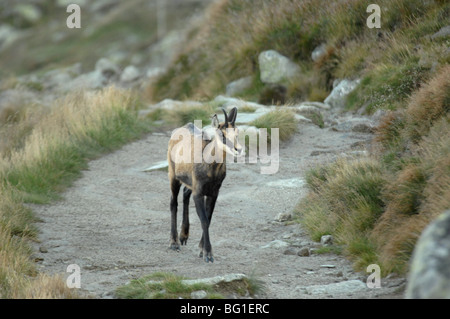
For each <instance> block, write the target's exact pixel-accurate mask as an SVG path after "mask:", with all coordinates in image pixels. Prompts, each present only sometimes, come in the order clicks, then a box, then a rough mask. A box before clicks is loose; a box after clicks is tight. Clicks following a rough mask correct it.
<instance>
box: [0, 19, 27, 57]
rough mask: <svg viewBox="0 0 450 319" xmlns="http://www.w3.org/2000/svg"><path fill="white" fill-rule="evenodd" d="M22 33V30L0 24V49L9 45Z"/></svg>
mask: <svg viewBox="0 0 450 319" xmlns="http://www.w3.org/2000/svg"><path fill="white" fill-rule="evenodd" d="M23 35H24V33H23V32H21V31H19V30H17V29H15V28H13V27H11V26H9V25H8V24H2V25H0V51H2V50H4V49H6V48H7V47H9V46H10V45H11V44H12V43H14V42H15V41H16V40H17V39H19V38H20V37H22V36H23Z"/></svg>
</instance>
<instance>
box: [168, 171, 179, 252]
mask: <svg viewBox="0 0 450 319" xmlns="http://www.w3.org/2000/svg"><path fill="white" fill-rule="evenodd" d="M180 187H181V183H180V182H179V181H178V180H176V179H172V181H171V183H170V190H171V191H172V197H171V199H170V213H171V224H170V226H171V229H170V248H171V249H173V250H180V242H179V241H178V232H177V208H178V193H179V192H180Z"/></svg>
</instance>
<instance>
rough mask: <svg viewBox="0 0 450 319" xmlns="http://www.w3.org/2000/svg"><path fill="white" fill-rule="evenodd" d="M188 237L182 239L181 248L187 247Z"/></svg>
mask: <svg viewBox="0 0 450 319" xmlns="http://www.w3.org/2000/svg"><path fill="white" fill-rule="evenodd" d="M187 240H188V237H180V243H181V246H183V245H187Z"/></svg>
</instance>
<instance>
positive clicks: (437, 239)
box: [406, 210, 450, 299]
mask: <svg viewBox="0 0 450 319" xmlns="http://www.w3.org/2000/svg"><path fill="white" fill-rule="evenodd" d="M406 297H407V298H421V299H422V298H423V299H428V298H430V299H449V298H450V210H447V211H445V212H444V213H443V214H442V215H440V216H439V217H438V218H437V219H436V220H435V221H433V222H432V223H431V224H430V225H428V227H426V228H425V230H424V231H423V233H422V235H421V236H420V238H419V240H418V242H417V245H416V247H415V249H414V253H413V257H412V263H411V269H410V273H409V278H408V285H407V288H406Z"/></svg>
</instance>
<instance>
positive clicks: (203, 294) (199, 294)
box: [191, 290, 208, 299]
mask: <svg viewBox="0 0 450 319" xmlns="http://www.w3.org/2000/svg"><path fill="white" fill-rule="evenodd" d="M207 296H208V294H207V293H206V291H204V290H198V291H193V292H191V298H192V299H205V298H206V297H207Z"/></svg>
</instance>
